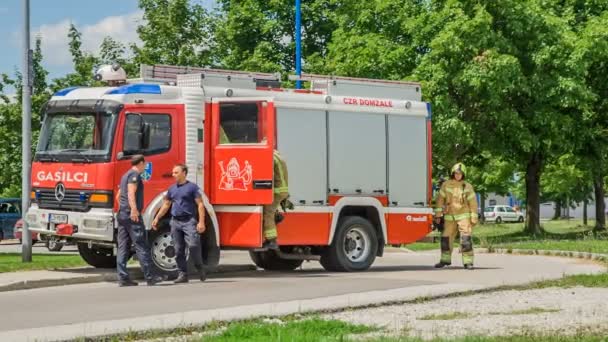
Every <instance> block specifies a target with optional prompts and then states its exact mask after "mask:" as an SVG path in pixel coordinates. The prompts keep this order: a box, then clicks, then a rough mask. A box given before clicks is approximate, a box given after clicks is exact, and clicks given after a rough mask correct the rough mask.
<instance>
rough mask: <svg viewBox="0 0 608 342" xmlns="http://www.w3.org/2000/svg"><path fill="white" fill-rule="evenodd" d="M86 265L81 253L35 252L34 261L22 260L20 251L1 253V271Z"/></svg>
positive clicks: (53, 268) (52, 268)
mask: <svg viewBox="0 0 608 342" xmlns="http://www.w3.org/2000/svg"><path fill="white" fill-rule="evenodd" d="M78 266H86V263H85V262H84V261H83V260H82V258H81V257H80V255H63V254H56V255H53V254H49V255H47V254H34V255H32V262H29V263H24V262H22V261H21V254H19V253H0V273H6V272H16V271H33V270H55V269H59V268H67V267H78Z"/></svg>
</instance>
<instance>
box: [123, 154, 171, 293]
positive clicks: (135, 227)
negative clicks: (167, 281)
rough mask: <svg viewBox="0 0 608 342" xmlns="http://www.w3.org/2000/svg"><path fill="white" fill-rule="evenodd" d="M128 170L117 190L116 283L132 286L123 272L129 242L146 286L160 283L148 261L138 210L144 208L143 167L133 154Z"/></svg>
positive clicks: (142, 163)
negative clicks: (133, 249) (133, 248)
mask: <svg viewBox="0 0 608 342" xmlns="http://www.w3.org/2000/svg"><path fill="white" fill-rule="evenodd" d="M131 166H132V167H131V168H130V169H129V171H127V172H126V173H125V174H124V175H123V176H122V178H121V180H120V188H119V189H118V194H117V196H116V197H117V198H118V202H119V205H118V215H117V216H118V217H117V218H118V236H117V240H118V253H117V256H116V269H117V271H118V284H119V285H120V286H136V285H137V283H136V282H134V281H133V280H131V279H130V277H129V272H128V270H127V261H129V256H130V254H131V253H130V250H131V243H133V244H135V253H137V259H138V260H139V264H140V266H141V269H142V271H143V272H144V277H145V278H146V281H147V283H148V285H156V284H157V283H158V282H160V281H162V279H161V278H160V277H156V276H154V275H153V274H152V265H151V264H152V259H151V257H150V248H149V247H148V243H147V240H146V228H145V226H144V223H143V220H142V217H141V211H142V210H143V207H144V183H143V182H142V180H141V174H142V173H143V172H144V169H145V167H146V161H145V159H144V156H142V155H135V156H133V157H132V158H131Z"/></svg>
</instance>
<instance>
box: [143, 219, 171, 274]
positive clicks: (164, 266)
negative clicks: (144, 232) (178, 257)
mask: <svg viewBox="0 0 608 342" xmlns="http://www.w3.org/2000/svg"><path fill="white" fill-rule="evenodd" d="M148 242H149V243H150V258H151V259H152V271H153V272H154V274H157V275H160V276H164V277H167V279H169V280H171V279H175V278H177V263H176V261H175V247H174V245H173V238H172V237H171V227H170V226H169V220H162V221H160V222H159V223H158V230H150V231H148Z"/></svg>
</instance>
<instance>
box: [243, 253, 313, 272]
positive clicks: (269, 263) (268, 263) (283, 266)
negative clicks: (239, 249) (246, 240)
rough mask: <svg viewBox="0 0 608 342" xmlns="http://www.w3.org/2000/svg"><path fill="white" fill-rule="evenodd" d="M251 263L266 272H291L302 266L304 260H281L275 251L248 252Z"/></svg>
mask: <svg viewBox="0 0 608 342" xmlns="http://www.w3.org/2000/svg"><path fill="white" fill-rule="evenodd" d="M249 256H250V257H251V260H252V261H253V263H254V264H255V265H256V266H257V267H259V268H263V269H265V270H266V271H293V270H295V269H296V268H298V267H300V265H302V262H304V260H291V259H281V258H279V256H278V255H277V253H275V251H271V250H269V251H263V252H256V251H249Z"/></svg>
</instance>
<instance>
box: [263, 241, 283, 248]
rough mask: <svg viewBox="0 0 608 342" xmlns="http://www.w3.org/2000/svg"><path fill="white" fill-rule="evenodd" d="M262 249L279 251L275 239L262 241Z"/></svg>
mask: <svg viewBox="0 0 608 342" xmlns="http://www.w3.org/2000/svg"><path fill="white" fill-rule="evenodd" d="M262 248H266V249H279V245H278V244H277V239H268V240H266V241H264V244H263V245H262Z"/></svg>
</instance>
